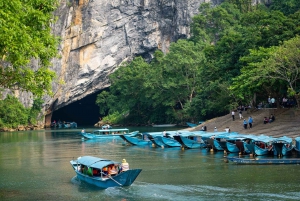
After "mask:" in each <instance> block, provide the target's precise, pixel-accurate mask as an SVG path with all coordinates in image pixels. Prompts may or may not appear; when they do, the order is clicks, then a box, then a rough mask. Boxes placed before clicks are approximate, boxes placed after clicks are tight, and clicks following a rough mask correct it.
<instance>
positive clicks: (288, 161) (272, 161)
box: [227, 157, 300, 165]
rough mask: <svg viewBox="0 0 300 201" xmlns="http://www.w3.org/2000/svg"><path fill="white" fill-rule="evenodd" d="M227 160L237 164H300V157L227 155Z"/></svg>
mask: <svg viewBox="0 0 300 201" xmlns="http://www.w3.org/2000/svg"><path fill="white" fill-rule="evenodd" d="M227 160H229V161H232V162H234V163H236V164H244V165H251V164H253V165H274V164H300V158H285V159H282V158H281V159H279V158H263V159H262V158H254V159H250V158H238V157H227Z"/></svg>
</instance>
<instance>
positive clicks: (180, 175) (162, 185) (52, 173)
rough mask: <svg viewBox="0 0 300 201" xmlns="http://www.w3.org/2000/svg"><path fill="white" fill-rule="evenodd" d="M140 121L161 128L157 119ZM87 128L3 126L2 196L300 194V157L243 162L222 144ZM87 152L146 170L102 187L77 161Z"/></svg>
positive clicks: (131, 199) (151, 199) (127, 199)
mask: <svg viewBox="0 0 300 201" xmlns="http://www.w3.org/2000/svg"><path fill="white" fill-rule="evenodd" d="M85 129H86V130H92V129H94V128H85ZM138 129H139V130H143V131H145V130H147V129H149V131H154V130H153V129H152V130H150V128H149V127H148V128H141V127H140V128H138ZM160 129H161V128H160ZM173 129H175V128H173ZM80 130H81V129H72V130H63V129H62V130H59V129H57V130H50V129H49V130H41V131H22V132H2V133H0V178H1V180H0V200H10V201H11V200H101V201H102V200H103V201H111V200H113V201H115V200H116V201H118V200H119V201H139V200H143V201H144V200H145V201H163V200H172V201H173V200H175V201H177V200H178V201H183V200H192V201H193V200H197V201H198V200H200V201H201V200H228V201H229V200H230V201H231V200H299V197H300V186H299V181H300V167H299V165H259V166H255V165H235V164H232V163H225V162H224V156H223V153H222V152H218V153H216V152H215V153H211V152H209V151H207V150H206V149H190V150H181V149H180V148H164V149H162V148H153V147H152V146H144V147H136V146H128V145H126V144H125V143H124V141H123V140H122V139H121V138H118V137H115V138H113V139H103V140H96V141H95V140H93V141H89V140H84V141H83V140H82V139H81V135H80V134H79V132H80ZM130 130H131V131H133V130H136V128H130ZM84 155H92V156H97V157H101V158H108V159H112V160H115V161H121V160H122V159H123V158H125V159H126V160H127V161H128V162H129V164H130V168H142V169H143V170H142V172H141V174H140V175H139V176H138V178H137V179H136V181H135V182H134V183H133V185H132V186H130V187H125V188H122V187H115V188H108V189H106V190H101V189H98V188H97V187H94V186H92V185H89V184H86V183H84V182H80V181H78V180H77V178H76V176H75V172H74V171H73V169H72V167H71V165H70V163H69V161H70V160H71V159H73V158H77V157H79V156H84Z"/></svg>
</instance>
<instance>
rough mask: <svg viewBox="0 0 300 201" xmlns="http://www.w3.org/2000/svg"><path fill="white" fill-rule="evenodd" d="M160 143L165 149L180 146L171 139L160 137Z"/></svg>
mask: <svg viewBox="0 0 300 201" xmlns="http://www.w3.org/2000/svg"><path fill="white" fill-rule="evenodd" d="M161 140H162V142H163V143H164V144H165V145H166V146H167V147H180V146H181V144H180V143H179V142H178V141H177V140H175V139H174V138H173V137H169V138H168V137H162V138H161Z"/></svg>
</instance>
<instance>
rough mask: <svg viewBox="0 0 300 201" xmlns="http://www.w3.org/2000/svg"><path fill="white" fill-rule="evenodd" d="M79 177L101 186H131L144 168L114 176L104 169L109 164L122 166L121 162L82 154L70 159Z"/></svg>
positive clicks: (104, 187)
mask: <svg viewBox="0 0 300 201" xmlns="http://www.w3.org/2000/svg"><path fill="white" fill-rule="evenodd" d="M70 163H71V165H72V167H73V169H74V171H75V173H76V174H77V178H78V179H79V180H81V181H85V182H87V183H89V184H93V185H95V186H98V187H100V188H103V189H106V188H109V187H117V186H119V187H122V186H130V185H131V184H132V183H133V182H134V181H135V179H136V178H137V176H138V175H139V174H140V172H141V171H142V169H129V170H127V171H124V172H121V171H118V173H117V174H116V175H114V176H112V175H109V174H108V173H107V172H106V171H105V170H104V169H106V168H107V167H108V166H115V167H116V166H120V165H121V163H119V162H115V161H112V160H108V159H103V158H98V157H94V156H82V157H79V158H78V159H76V160H71V161H70Z"/></svg>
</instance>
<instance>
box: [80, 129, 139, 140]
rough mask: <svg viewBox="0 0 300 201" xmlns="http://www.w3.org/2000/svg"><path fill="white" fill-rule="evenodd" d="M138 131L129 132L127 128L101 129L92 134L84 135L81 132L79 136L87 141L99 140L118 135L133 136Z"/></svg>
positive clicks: (83, 132) (84, 133)
mask: <svg viewBox="0 0 300 201" xmlns="http://www.w3.org/2000/svg"><path fill="white" fill-rule="evenodd" d="M138 132H139V131H133V132H129V129H127V128H120V129H101V130H95V131H93V132H92V133H86V132H85V131H84V130H83V131H81V135H83V137H85V138H87V139H101V138H106V137H116V136H120V135H135V134H137V133H138Z"/></svg>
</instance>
